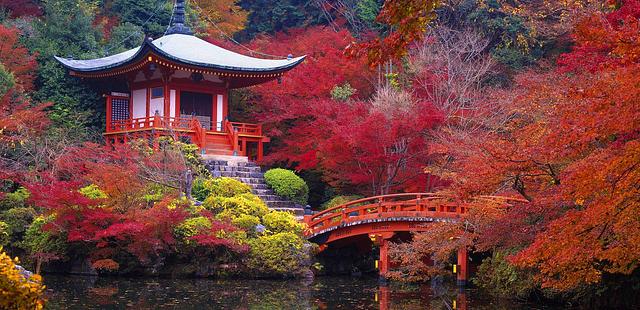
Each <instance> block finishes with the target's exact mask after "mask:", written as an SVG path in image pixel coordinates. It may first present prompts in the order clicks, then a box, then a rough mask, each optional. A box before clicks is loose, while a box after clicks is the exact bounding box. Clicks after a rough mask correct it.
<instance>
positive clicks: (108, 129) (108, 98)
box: [105, 95, 112, 132]
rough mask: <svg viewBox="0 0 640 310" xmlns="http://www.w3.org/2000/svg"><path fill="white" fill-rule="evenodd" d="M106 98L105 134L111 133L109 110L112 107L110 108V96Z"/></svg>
mask: <svg viewBox="0 0 640 310" xmlns="http://www.w3.org/2000/svg"><path fill="white" fill-rule="evenodd" d="M106 98H107V109H106V110H107V124H106V126H107V128H106V129H105V130H106V132H110V131H111V122H112V120H111V113H112V112H111V109H112V107H111V96H109V95H107V96H106Z"/></svg>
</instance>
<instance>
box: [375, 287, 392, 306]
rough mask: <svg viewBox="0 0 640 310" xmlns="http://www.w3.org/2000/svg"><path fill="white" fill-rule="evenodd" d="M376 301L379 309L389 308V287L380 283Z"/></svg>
mask: <svg viewBox="0 0 640 310" xmlns="http://www.w3.org/2000/svg"><path fill="white" fill-rule="evenodd" d="M379 294H380V296H377V297H378V303H379V305H380V310H388V309H389V295H390V294H389V287H388V286H386V285H382V286H380V287H379Z"/></svg>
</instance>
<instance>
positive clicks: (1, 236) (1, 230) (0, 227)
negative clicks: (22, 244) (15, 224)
mask: <svg viewBox="0 0 640 310" xmlns="http://www.w3.org/2000/svg"><path fill="white" fill-rule="evenodd" d="M10 240H11V229H10V227H9V225H8V224H7V223H5V222H2V221H0V247H3V246H5V245H7V244H9V241H10Z"/></svg>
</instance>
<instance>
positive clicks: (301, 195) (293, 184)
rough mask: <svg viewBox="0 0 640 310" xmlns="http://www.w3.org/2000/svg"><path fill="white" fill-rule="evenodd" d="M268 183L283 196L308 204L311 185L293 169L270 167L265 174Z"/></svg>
mask: <svg viewBox="0 0 640 310" xmlns="http://www.w3.org/2000/svg"><path fill="white" fill-rule="evenodd" d="M264 178H265V180H266V181H267V185H269V187H271V188H272V189H273V191H274V192H275V193H276V194H277V195H278V196H281V197H284V198H287V199H289V200H291V201H293V202H296V203H299V204H301V205H304V204H307V200H308V199H309V186H307V183H305V181H304V180H303V179H302V178H301V177H299V176H297V175H296V174H295V173H293V171H291V170H287V169H281V168H276V169H270V170H268V171H267V172H265V174H264Z"/></svg>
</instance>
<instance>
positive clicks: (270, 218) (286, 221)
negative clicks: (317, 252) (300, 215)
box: [262, 211, 303, 234]
mask: <svg viewBox="0 0 640 310" xmlns="http://www.w3.org/2000/svg"><path fill="white" fill-rule="evenodd" d="M262 222H263V223H264V226H265V227H266V228H267V229H268V230H269V232H271V233H274V234H277V233H281V232H293V233H296V234H301V233H302V230H303V226H302V224H301V223H300V222H298V221H297V220H296V217H295V216H293V214H291V213H289V212H281V211H272V212H269V213H267V214H266V215H265V216H264V217H263V218H262Z"/></svg>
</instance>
